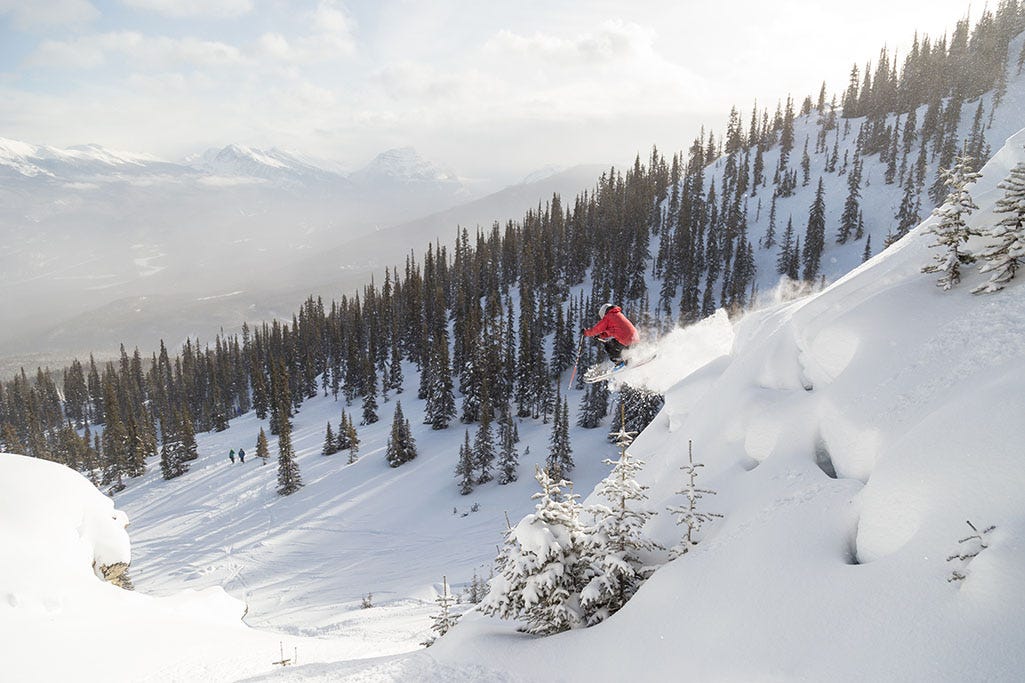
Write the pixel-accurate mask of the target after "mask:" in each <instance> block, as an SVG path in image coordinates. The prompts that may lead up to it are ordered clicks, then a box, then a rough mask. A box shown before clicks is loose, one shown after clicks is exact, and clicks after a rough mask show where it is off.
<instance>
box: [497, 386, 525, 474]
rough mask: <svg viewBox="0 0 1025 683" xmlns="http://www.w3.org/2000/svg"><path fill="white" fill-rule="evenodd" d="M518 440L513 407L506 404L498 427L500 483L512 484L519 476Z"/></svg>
mask: <svg viewBox="0 0 1025 683" xmlns="http://www.w3.org/2000/svg"><path fill="white" fill-rule="evenodd" d="M518 440H519V437H518V435H517V433H516V423H515V422H514V418H513V414H512V408H511V407H510V406H509V404H506V406H505V408H504V410H503V412H502V418H501V421H500V422H499V427H498V483H499V484H510V483H512V482H514V481H516V479H517V478H518V477H519V473H518V470H519V466H520V454H519V450H518V449H517V447H516V442H517V441H518Z"/></svg>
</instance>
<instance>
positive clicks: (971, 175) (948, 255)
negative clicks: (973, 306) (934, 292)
mask: <svg viewBox="0 0 1025 683" xmlns="http://www.w3.org/2000/svg"><path fill="white" fill-rule="evenodd" d="M940 173H941V174H942V176H943V182H944V183H945V184H946V185H947V187H948V188H950V191H949V193H948V194H947V199H946V201H944V202H943V205H942V206H940V207H939V208H938V209H936V211H935V214H936V216H938V217H939V219H940V220H939V222H938V223H936V224H935V225H934V226H932V227H931V228H930V230H929V232H930V233H931V234H933V235H935V236H936V241H935V242H933V243H932V244H930V245H929V246H930V247H940V248H942V249H943V251H942V253H939V254H936V255H935V256H934V263H932V264H930V265H927V266H925V267H923V268H922V272H923V273H942V275H941V276H940V279H939V280H938V281H937V282H936V286H937V287H942V288H943V289H945V290H947V289H950V288H951V287H953V286H954V285H956V284H957V283H958V282H960V281H961V266H962V265H966V264H969V263H974V262H975V257H974V256H973V255H972V254H971V253H970V252H968V251H967V250H964V249H962V245H963V244H964V243H966V242H967V241H968V238H969V237H973V236H978V235H979V234H980V233H979V231H978V230H975V229H973V228H970V227H969V226H968V223H967V218H968V216H970V215H971V213H972V211H975V210H977V209H978V208H979V207H978V206H976V205H975V202H974V201H972V196H971V194H969V192H968V186H969V185H971V184H972V183H974V182H975V181H976V180H977V179H978V178H979V176H980V174H979V173H976V172H974V171H973V170H972V158H971V157H968V156H959V157H957V159H956V160H955V163H954V166H953V168H949V169H941V171H940Z"/></svg>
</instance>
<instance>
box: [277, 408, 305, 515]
mask: <svg viewBox="0 0 1025 683" xmlns="http://www.w3.org/2000/svg"><path fill="white" fill-rule="evenodd" d="M280 429H281V432H280V433H279V434H278V493H279V494H280V495H282V496H288V495H291V494H293V493H295V492H296V491H298V490H299V489H300V488H301V487H302V485H303V480H302V476H300V474H299V463H297V462H296V461H295V452H294V451H293V450H292V425H291V423H290V421H289V420H288V419H287V418H285V419H284V420H282V424H281V426H280Z"/></svg>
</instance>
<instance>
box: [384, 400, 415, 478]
mask: <svg viewBox="0 0 1025 683" xmlns="http://www.w3.org/2000/svg"><path fill="white" fill-rule="evenodd" d="M416 455H417V452H416V442H415V441H414V440H413V433H412V430H411V429H410V426H409V420H407V419H406V418H405V416H404V415H403V414H402V402H401V401H396V402H395V413H394V415H393V416H392V423H391V433H390V434H389V435H388V444H387V447H386V448H385V459H386V460H387V461H388V465H389V466H391V467H398V466H399V465H403V464H405V463H407V462H409V461H410V460H412V459H414V458H415V457H416Z"/></svg>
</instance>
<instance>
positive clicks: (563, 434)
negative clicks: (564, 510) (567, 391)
mask: <svg viewBox="0 0 1025 683" xmlns="http://www.w3.org/2000/svg"><path fill="white" fill-rule="evenodd" d="M556 396H557V400H556V406H557V407H556V408H555V419H554V420H552V436H551V438H550V440H549V449H548V459H547V460H546V461H545V462H546V466H547V468H548V471H549V472H551V473H552V476H553V477H558V478H560V479H563V478H565V477H566V476H568V475H569V473H570V472H572V471H573V449H572V447H571V446H570V441H569V424H568V423H569V403H568V401H567V400H566V399H564V398H562V397H561V393H559V394H556ZM559 399H561V400H559Z"/></svg>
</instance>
